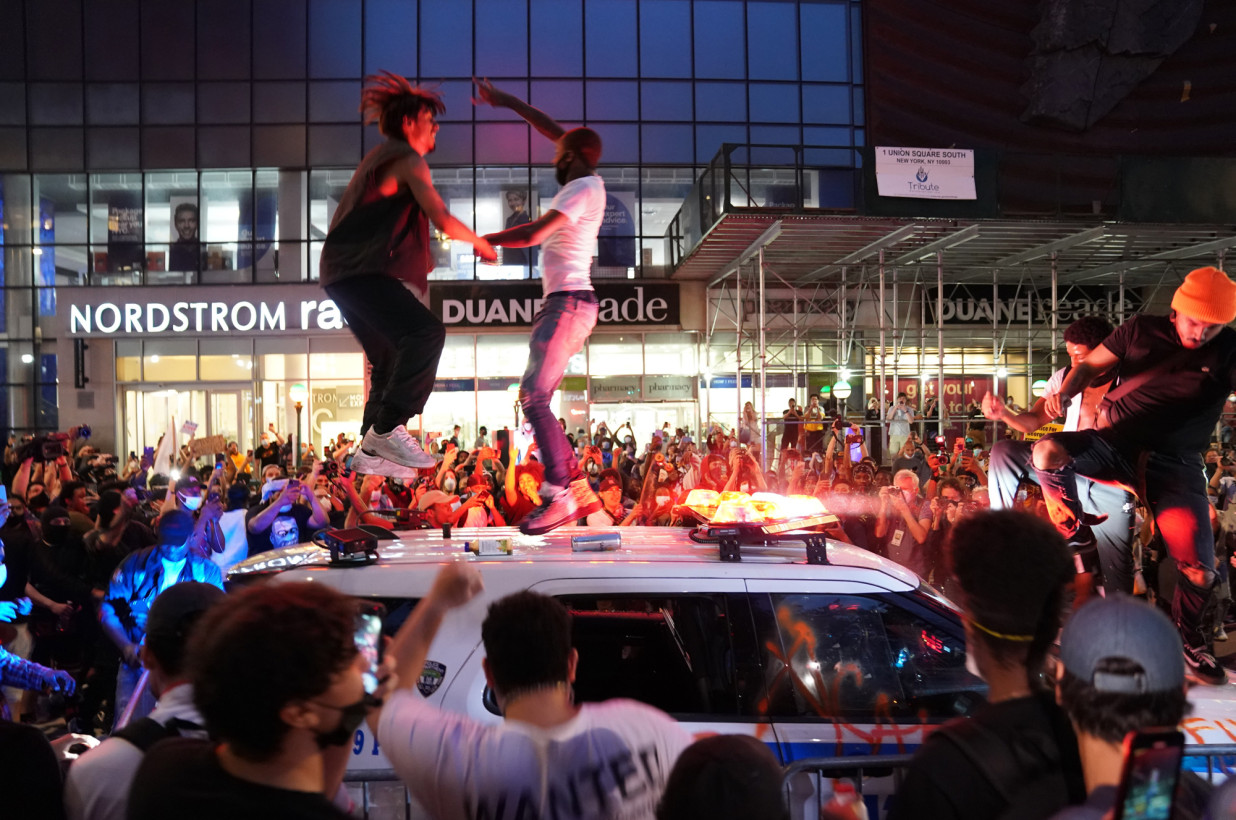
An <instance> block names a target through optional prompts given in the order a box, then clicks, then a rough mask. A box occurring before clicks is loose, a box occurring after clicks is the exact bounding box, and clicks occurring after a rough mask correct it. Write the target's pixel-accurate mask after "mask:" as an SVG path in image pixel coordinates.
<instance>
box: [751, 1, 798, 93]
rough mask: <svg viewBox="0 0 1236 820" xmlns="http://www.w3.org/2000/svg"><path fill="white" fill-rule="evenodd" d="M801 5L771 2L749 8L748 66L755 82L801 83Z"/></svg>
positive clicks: (756, 4) (787, 2)
mask: <svg viewBox="0 0 1236 820" xmlns="http://www.w3.org/2000/svg"><path fill="white" fill-rule="evenodd" d="M797 5H798V4H797V3H794V2H791V0H767V2H763V3H752V4H749V5H748V6H747V64H748V66H749V69H750V72H751V74H750V76H751V79H753V80H796V79H798V49H797V48H796V46H797V44H798V38H797V37H795V36H793V32H795V31H797V30H798V29H797V26H798V20H797V19H796V18H797V15H796V14H795V7H796V6H797Z"/></svg>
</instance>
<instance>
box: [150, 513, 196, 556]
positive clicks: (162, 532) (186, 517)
mask: <svg viewBox="0 0 1236 820" xmlns="http://www.w3.org/2000/svg"><path fill="white" fill-rule="evenodd" d="M192 533H193V514H192V513H190V512H188V511H187V510H168V511H167V512H165V513H163V515H162V516H160V517H159V525H158V528H157V531H156V533H155V535H156V536H158V539H159V546H165V545H169V544H170V545H171V546H177V547H178V546H180V545H181V544H183V543H184V542H186V541H188V540H189V536H190V535H191V534H192Z"/></svg>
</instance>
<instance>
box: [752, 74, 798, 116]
mask: <svg viewBox="0 0 1236 820" xmlns="http://www.w3.org/2000/svg"><path fill="white" fill-rule="evenodd" d="M798 88H799V86H798V84H797V83H794V84H790V83H779V84H773V83H752V84H751V119H752V120H755V121H758V122H798V119H799V118H798Z"/></svg>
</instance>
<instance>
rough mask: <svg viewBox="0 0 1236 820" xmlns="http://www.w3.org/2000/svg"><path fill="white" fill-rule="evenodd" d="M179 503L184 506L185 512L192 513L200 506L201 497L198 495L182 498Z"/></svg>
mask: <svg viewBox="0 0 1236 820" xmlns="http://www.w3.org/2000/svg"><path fill="white" fill-rule="evenodd" d="M180 503H182V504H184V505H185V509H186V510H189V511H190V512H193V511H194V510H196V509H198V508H199V507H201V506H202V497H201V496H200V495H194V496H190V497H189V498H182V499H181V500H180Z"/></svg>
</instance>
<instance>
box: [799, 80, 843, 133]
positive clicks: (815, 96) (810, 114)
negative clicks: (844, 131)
mask: <svg viewBox="0 0 1236 820" xmlns="http://www.w3.org/2000/svg"><path fill="white" fill-rule="evenodd" d="M802 92H803V122H804V123H823V124H826V125H849V124H850V88H849V86H845V85H808V84H804V85H803V86H802Z"/></svg>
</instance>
